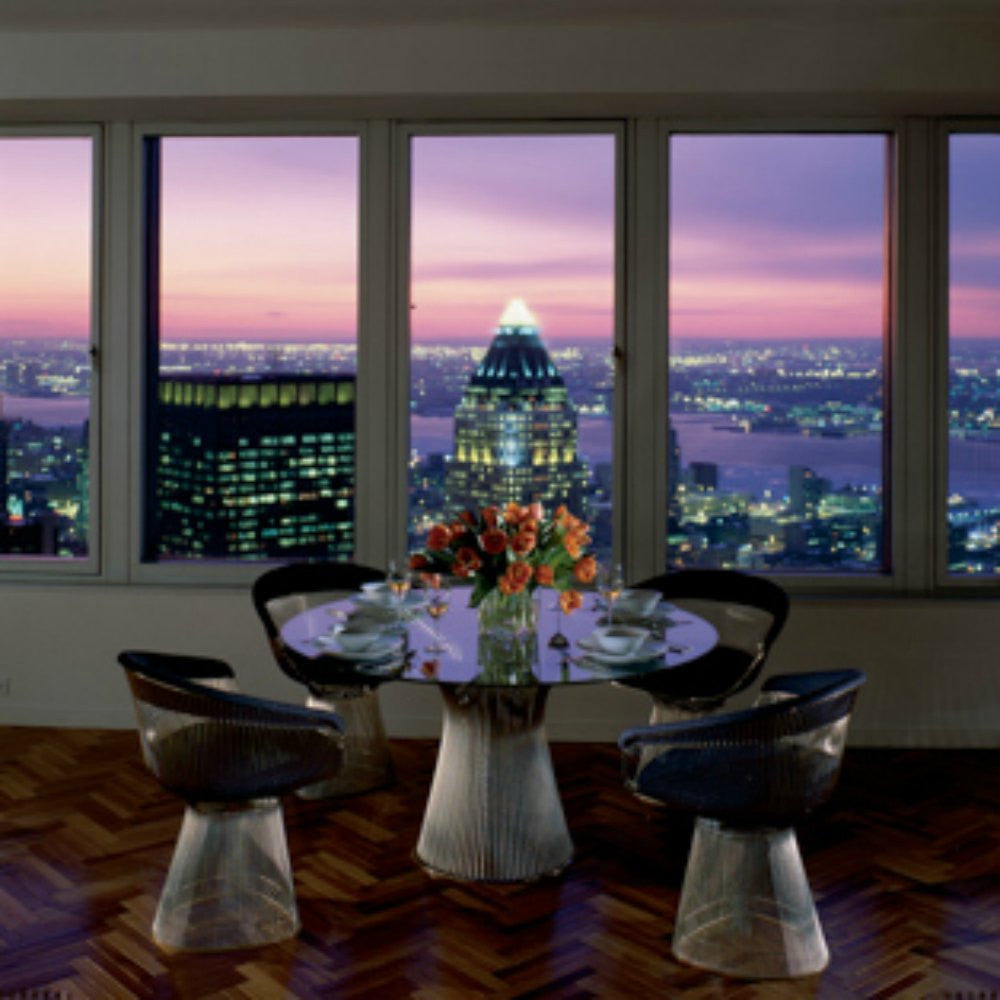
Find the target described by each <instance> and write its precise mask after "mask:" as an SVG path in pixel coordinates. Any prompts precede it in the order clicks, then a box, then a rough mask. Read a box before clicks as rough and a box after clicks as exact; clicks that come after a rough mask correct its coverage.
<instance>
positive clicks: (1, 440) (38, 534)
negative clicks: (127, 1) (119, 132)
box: [0, 135, 95, 565]
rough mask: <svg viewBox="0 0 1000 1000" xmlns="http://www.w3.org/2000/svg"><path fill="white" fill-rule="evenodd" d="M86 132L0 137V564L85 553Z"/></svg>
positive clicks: (89, 225) (68, 559) (89, 197)
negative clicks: (83, 134) (84, 134)
mask: <svg viewBox="0 0 1000 1000" xmlns="http://www.w3.org/2000/svg"><path fill="white" fill-rule="evenodd" d="M94 145H95V144H94V140H93V138H92V137H91V136H82V135H61V136H51V135H48V136H40V135H20V136H12V135H0V562H2V563H4V564H11V565H14V564H16V562H17V561H18V560H24V561H27V562H29V563H32V564H40V563H44V562H46V561H52V560H53V559H54V560H58V561H59V562H60V563H62V564H67V563H71V564H73V563H75V564H82V563H83V562H84V561H85V560H86V557H87V556H88V554H89V553H90V552H91V549H92V545H91V535H92V524H91V515H92V508H91V486H90V484H91V478H92V472H91V447H90V439H91V435H90V428H91V399H92V389H93V384H92V374H93V373H92V369H91V344H92V336H93V333H92V329H91V326H92V316H93V313H94V303H93V292H92V289H93V286H94V279H93V266H94V264H93V251H92V247H93V242H94V229H93V219H94V168H93V163H94Z"/></svg>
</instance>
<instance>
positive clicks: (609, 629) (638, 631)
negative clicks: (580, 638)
mask: <svg viewBox="0 0 1000 1000" xmlns="http://www.w3.org/2000/svg"><path fill="white" fill-rule="evenodd" d="M648 638H649V630H648V629H644V628H635V627H634V626H632V625H607V626H605V627H604V628H599V629H596V630H595V631H594V641H595V642H596V643H597V645H598V646H600V648H601V649H602V650H604V652H605V653H610V654H611V655H612V656H629V655H631V654H632V653H636V652H638V651H639V648H640V647H641V646H642V644H643V643H644V642H645V641H646V640H647V639H648Z"/></svg>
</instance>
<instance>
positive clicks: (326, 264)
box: [146, 136, 358, 560]
mask: <svg viewBox="0 0 1000 1000" xmlns="http://www.w3.org/2000/svg"><path fill="white" fill-rule="evenodd" d="M159 151H160V161H161V170H160V192H161V210H160V219H159V232H160V241H159V255H160V267H159V281H160V298H159V340H158V345H157V346H158V351H159V371H158V375H159V385H158V392H157V393H156V399H157V401H158V405H157V407H156V411H155V414H154V417H153V426H152V427H151V428H150V442H151V447H150V450H151V451H152V452H153V453H154V455H155V458H154V459H153V461H154V462H155V471H154V477H155V490H154V491H153V500H152V502H153V503H154V504H155V516H154V517H153V518H151V519H150V521H151V527H152V529H153V530H152V531H151V533H150V537H149V538H147V546H146V548H147V552H146V554H147V558H151V559H160V560H163V559H286V558H300V559H301V558H338V559H350V558H351V557H352V556H353V552H354V500H353V497H354V468H355V449H354V392H353V388H354V379H355V372H356V363H355V355H356V350H355V349H356V340H357V292H356V286H357V240H358V195H357V191H358V140H357V139H356V138H355V137H351V136H338V137H328V136H323V137H314V136H308V137H306V136H295V137H288V136H266V137H250V138H246V137H207V138H203V137H197V138H196V137H188V136H185V137H172V138H164V139H161V140H160V141H159ZM151 231H155V227H153V229H151ZM348 386H349V388H348Z"/></svg>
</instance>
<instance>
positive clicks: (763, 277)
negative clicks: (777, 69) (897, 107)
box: [668, 134, 889, 573]
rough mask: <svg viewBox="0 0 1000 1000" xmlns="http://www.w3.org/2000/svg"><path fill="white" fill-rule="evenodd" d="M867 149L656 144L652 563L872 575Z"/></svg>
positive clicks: (855, 143) (880, 450) (879, 355)
mask: <svg viewBox="0 0 1000 1000" xmlns="http://www.w3.org/2000/svg"><path fill="white" fill-rule="evenodd" d="M888 156H889V140H888V139H887V137H886V136H884V135H774V134H771V135H763V134H762V135H747V134H743V135H674V136H672V137H671V140H670V243H669V246H670V309H669V326H670V372H669V377H670V390H669V395H670V398H669V423H670V427H669V456H668V480H669V528H668V553H669V561H670V563H671V564H673V565H677V566H726V567H738V568H744V569H748V570H752V571H758V572H759V571H784V570H798V571H806V572H810V573H816V572H830V571H833V572H867V573H874V572H879V571H882V570H884V569H887V568H888V564H889V553H888V551H887V546H886V543H885V541H884V539H885V538H886V527H887V525H886V515H885V510H886V506H885V500H884V498H885V489H884V482H883V468H884V465H885V456H886V448H885V445H884V435H885V421H884V420H883V413H884V411H885V406H886V400H885V398H884V397H885V392H884V386H885V371H884V362H883V356H884V352H885V348H886V343H887V336H886V334H887V331H886V316H887V315H888V305H887V303H888V289H887V275H888V273H889V267H888V262H887V260H886V250H885V248H886V245H887V239H886V232H885V226H886V222H885V220H886V218H887V217H888V214H889V213H888V212H887V210H886V206H887V204H888V197H889V194H888V192H887V190H886V176H887V170H886V165H887V158H888Z"/></svg>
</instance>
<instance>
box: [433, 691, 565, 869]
mask: <svg viewBox="0 0 1000 1000" xmlns="http://www.w3.org/2000/svg"><path fill="white" fill-rule="evenodd" d="M441 693H442V696H443V698H444V727H443V731H442V735H441V745H440V748H439V749H438V756H437V765H436V768H435V771H434V780H433V782H432V783H431V790H430V795H429V796H428V800H427V808H426V811H425V813H424V820H423V825H422V827H421V830H420V838H419V840H418V842H417V850H416V855H417V859H418V861H419V862H420V863H421V864H422V865H424V867H425V868H426V869H427V870H428V871H429V872H430V873H431V874H433V875H442V876H447V877H450V878H457V879H460V880H466V881H475V882H521V881H530V880H533V879H538V878H542V877H544V876H546V875H553V874H557V873H558V872H560V871H561V870H562V869H563V868H565V866H566V865H567V864H568V863H569V861H570V859H571V857H572V855H573V842H572V841H571V840H570V836H569V831H568V829H567V827H566V818H565V815H564V813H563V808H562V802H561V800H560V798H559V789H558V787H557V786H556V781H555V774H554V773H553V770H552V757H551V755H550V753H549V745H548V740H547V738H546V734H545V725H544V712H545V701H546V698H547V695H548V688H547V687H545V686H535V687H511V688H502V687H488V686H475V685H472V686H455V685H442V686H441Z"/></svg>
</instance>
